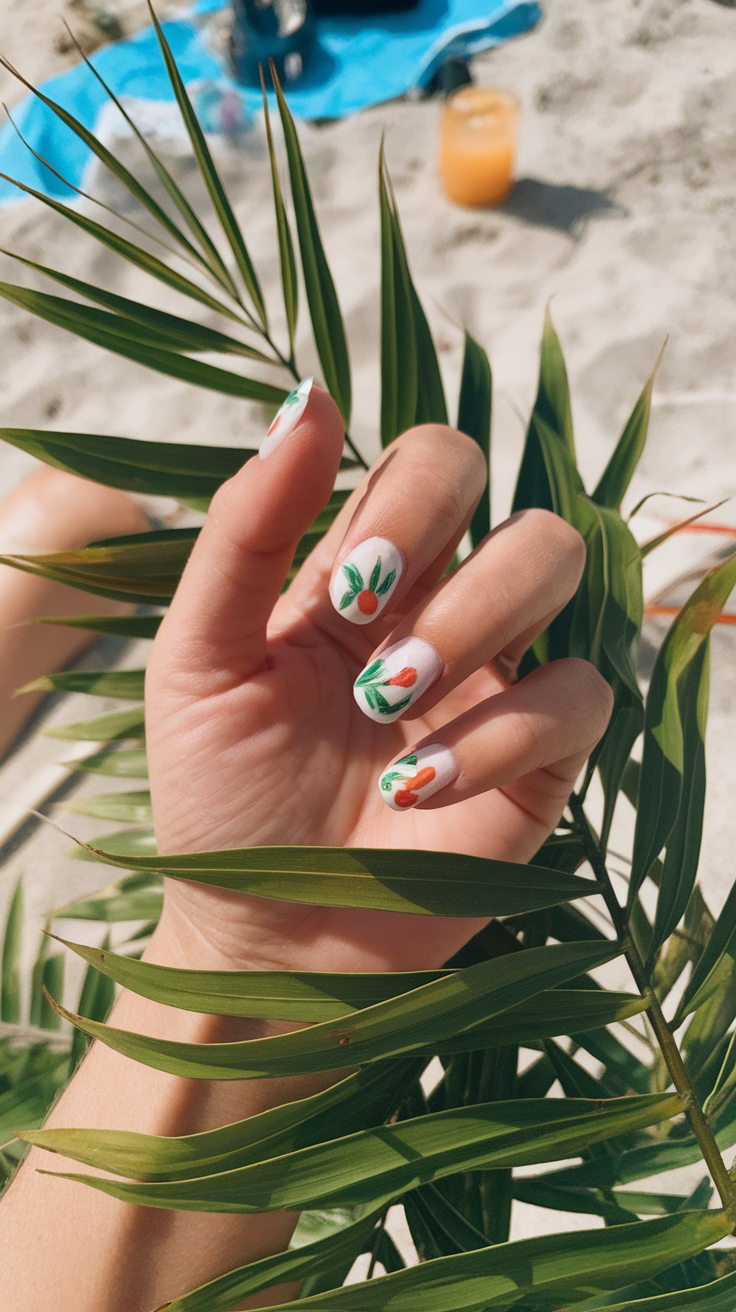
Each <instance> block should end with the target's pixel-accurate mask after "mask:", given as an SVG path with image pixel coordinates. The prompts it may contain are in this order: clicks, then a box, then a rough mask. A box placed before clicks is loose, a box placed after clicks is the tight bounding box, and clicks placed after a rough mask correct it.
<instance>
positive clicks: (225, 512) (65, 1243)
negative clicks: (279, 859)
mask: <svg viewBox="0 0 736 1312" xmlns="http://www.w3.org/2000/svg"><path fill="white" fill-rule="evenodd" d="M301 397H302V400H303V399H304V390H303V391H302V394H301ZM290 417H291V422H290ZM294 419H296V422H294ZM342 445H343V430H342V424H341V422H340V418H339V415H338V413H337V410H336V408H335V406H334V404H333V403H332V401H331V400H330V398H329V397H327V396H326V395H325V394H324V393H323V392H320V391H318V390H317V389H313V390H312V392H311V394H310V395H309V396H308V403H307V405H306V408H305V409H304V411H303V413H302V414H300V413H299V406H298V405H297V406H292V407H289V408H287V410H286V413H285V417H282V418H281V419H279V420H277V422H276V425H275V428H274V429H273V430H272V431H271V433H270V436H269V437H268V438H267V439H266V442H265V444H264V447H263V448H262V452H265V453H266V458H265V459H257V458H256V459H254V460H251V461H250V462H249V463H248V464H247V465H246V466H245V468H244V469H243V470H241V472H240V473H239V474H238V475H237V476H236V477H235V478H233V479H232V480H231V481H230V482H229V483H227V484H226V485H225V486H224V487H223V488H222V489H221V490H220V492H219V493H218V495H217V497H216V498H215V500H214V502H213V505H212V509H211V511H210V514H209V516H208V519H207V523H206V525H205V527H204V529H203V531H202V534H201V535H200V538H199V540H198V542H197V545H196V548H195V550H194V551H193V553H192V557H191V560H190V562H189V565H188V567H187V569H186V571H185V573H184V577H183V578H182V581H181V585H180V587H179V589H178V591H177V594H176V597H175V599H174V602H173V604H172V606H171V610H170V612H169V615H168V616H167V618H166V619H165V621H164V623H163V624H162V625H161V629H160V631H159V636H158V637H157V639H156V643H155V645H154V650H153V654H152V659H151V662H150V664H149V673H148V680H147V690H146V707H147V718H148V741H149V752H150V765H151V788H152V794H153V805H154V814H155V816H156V830H157V836H158V841H159V846H160V848H161V850H162V851H163V852H176V851H187V850H196V849H200V850H201V849H207V848H226V847H240V846H246V845H249V844H284V843H302V844H318V845H322V844H326V845H330V846H332V845H338V844H352V845H359V846H365V845H368V846H370V845H373V844H375V845H379V846H384V847H385V846H395V847H397V848H407V847H414V848H423V847H426V848H439V849H444V850H446V851H449V852H452V851H457V852H469V853H475V854H478V855H481V856H495V857H503V858H507V859H509V858H510V859H512V860H516V861H525V860H527V859H528V858H529V857H530V856H532V855H533V854H534V852H535V851H536V849H537V848H538V847H539V845H540V843H541V842H542V840H543V839H544V837H545V835H546V834H547V833H549V831H550V830H551V829H552V828H553V826H554V825H555V823H556V821H557V820H558V818H559V816H560V813H561V811H562V808H563V806H564V803H565V800H566V798H567V795H568V793H569V791H570V789H571V787H572V785H573V783H574V780H575V777H576V775H577V773H578V770H579V769H580V766H581V765H582V763H583V761H584V760H585V757H586V756H587V754H588V752H589V751H590V748H591V747H592V746H593V744H594V743H595V741H596V740H597V738H598V736H599V735H600V733H601V732H602V731H603V728H604V726H605V723H606V719H607V716H608V714H609V710H610V694H609V690H608V687H607V685H606V684H605V683H604V682H603V680H602V679H601V678H600V677H599V676H598V675H597V674H596V672H595V670H593V668H592V667H591V666H589V665H586V664H585V662H582V661H557V662H555V663H553V664H551V665H548V666H545V667H544V668H543V669H541V670H538V671H537V672H536V673H535V674H532V675H530V676H528V677H527V678H526V679H524V680H523V681H522V682H520V683H518V684H515V685H512V684H509V683H507V682H506V681H505V679H504V678H503V677H502V675H501V673H499V668H501V667H503V669H504V670H505V671H506V673H507V674H508V673H510V672H513V667H514V665H515V663H516V662H517V661H518V659H519V657H520V656H521V654H522V652H523V650H524V649H525V647H526V646H527V644H528V643H529V642H530V641H531V640H532V638H533V637H534V635H535V634H536V633H538V632H540V631H541V630H542V629H543V628H545V627H546V625H547V623H548V622H549V620H550V619H551V618H552V616H553V615H554V614H556V613H557V611H559V610H560V608H561V607H562V606H563V605H564V604H565V602H566V601H567V600H568V598H569V597H571V596H572V594H573V592H574V590H575V587H576V585H577V582H578V579H579V576H580V571H581V568H582V562H583V546H582V542H581V541H580V539H579V537H578V536H577V534H576V533H574V532H573V530H572V529H570V528H569V527H568V526H567V525H566V524H565V523H563V521H562V520H561V519H557V518H556V517H555V516H554V515H548V514H546V513H544V512H540V511H532V512H526V513H524V514H522V515H517V516H515V517H514V518H513V519H511V520H509V521H508V522H507V523H506V524H504V525H501V526H500V527H499V528H498V529H496V530H495V532H494V533H493V534H492V535H491V536H490V538H489V539H488V540H487V541H486V542H485V543H484V544H483V545H482V547H481V548H480V549H479V550H478V551H477V552H475V553H474V555H473V556H472V557H471V558H470V559H469V560H467V561H466V562H465V563H464V564H463V565H462V567H461V568H460V569H459V570H456V571H455V572H454V573H453V574H451V575H450V576H448V577H447V578H446V579H444V580H443V579H442V576H443V574H444V571H445V568H446V566H447V564H448V562H449V561H450V560H451V559H452V556H453V553H454V550H455V546H456V544H457V542H458V541H459V540H460V538H461V537H462V534H463V532H464V530H465V528H466V525H467V524H468V522H469V519H470V516H471V513H472V510H473V507H474V505H475V503H476V501H477V499H478V497H479V496H480V494H481V490H482V487H483V483H484V471H483V467H482V461H481V459H480V455H479V453H478V450H477V448H476V447H475V445H474V443H473V442H471V441H470V439H469V438H467V437H463V436H462V434H460V433H455V432H453V431H452V430H450V429H447V428H442V427H439V426H436V425H428V426H425V427H423V428H419V429H415V430H414V431H413V432H410V433H406V434H405V435H404V436H403V437H402V438H400V439H399V440H398V441H397V442H395V443H394V444H393V446H392V447H390V448H389V450H388V451H387V452H386V453H385V454H384V456H383V457H382V459H381V460H380V461H379V462H378V464H377V466H376V467H375V468H374V470H373V471H372V472H371V473H370V474H369V475H368V477H367V478H366V480H365V481H364V483H363V486H362V487H361V488H360V489H359V490H358V491H357V492H356V493H355V495H354V496H353V497H352V498H351V499H350V501H349V502H348V504H347V505H346V507H345V508H344V510H343V512H342V513H341V515H340V516H339V517H338V519H337V520H336V521H335V523H334V525H333V527H332V528H331V530H330V532H329V533H328V534H327V536H326V537H325V538H324V539H323V541H322V542H321V543H320V545H319V546H318V547H317V549H316V550H315V551H314V552H313V554H312V556H311V557H310V558H309V560H308V561H307V562H306V564H305V565H304V566H303V568H302V569H301V571H300V573H299V575H298V576H297V578H296V580H295V582H294V583H293V584H292V586H291V587H290V588H289V591H288V592H287V593H286V594H284V595H283V596H281V595H280V594H281V587H282V584H283V582H284V580H285V578H286V576H287V572H288V569H289V565H290V562H291V559H292V555H293V552H294V548H295V546H296V543H297V542H298V541H299V539H300V538H301V536H302V535H303V534H304V532H305V531H306V530H307V528H308V527H309V525H310V524H311V522H312V521H313V519H314V518H315V516H316V515H317V514H318V513H319V512H320V510H321V509H322V507H323V505H324V504H325V502H326V501H327V499H328V497H329V494H330V492H331V489H332V486H333V481H334V477H335V473H336V470H337V467H338V464H339V461H340V454H341V451H342ZM269 448H270V453H269ZM375 538H380V539H382V540H383V541H382V543H381V544H380V549H378V548H377V544H376V543H375V541H373V542H371V541H370V540H371V539H375ZM362 543H368V544H369V545H368V546H365V547H362V546H361V544H362ZM379 555H380V557H381V560H380V567H379V565H378V556H379ZM346 564H347V565H348V566H349V568H348V569H345V568H344V566H345V565H346ZM376 571H377V572H376ZM392 573H393V574H394V577H393V578H392V577H391V575H392ZM387 580H388V582H387ZM364 594H365V595H364ZM331 597H332V599H333V600H331ZM333 601H334V603H335V604H334V605H333ZM355 620H358V621H361V622H360V623H355V622H354V621H355ZM363 621H365V622H363ZM407 638H410V640H411V641H410V644H409V645H405V646H404V647H403V648H399V650H398V653H397V652H396V651H395V650H394V651H391V650H390V649H391V648H394V647H395V645H396V644H397V643H399V642H404V640H405V639H407ZM386 645H388V648H389V650H388V652H386ZM376 652H378V656H376ZM379 658H380V659H381V660H383V661H385V665H382V666H376V664H375V661H376V659H379ZM494 661H495V664H494ZM366 667H367V669H368V673H367V674H366V676H365V677H364V678H363V680H362V682H361V683H360V689H359V690H358V695H357V699H356V697H355V696H354V694H353V685H354V683H355V681H356V677H357V676H359V675H360V672H361V670H362V669H364V668H366ZM366 690H369V691H370V696H368V693H367V692H366ZM407 698H408V699H409V700H408V701H407V700H406V699H407ZM400 703H403V705H399V704H400ZM387 708H388V709H387ZM366 710H367V711H369V712H371V716H369V715H368V714H366ZM372 717H373V718H372ZM395 717H398V718H395ZM414 747H416V748H417V749H418V750H417V752H416V753H414V752H412V751H410V750H409V749H410V748H414ZM424 747H431V748H432V751H431V753H427V752H422V749H423V748H424ZM415 754H416V756H417V760H416V762H409V761H404V760H402V758H404V757H407V756H414V755H415ZM397 757H398V758H399V759H398V761H396V759H395V758H397ZM392 763H393V764H394V765H395V768H393V769H391V770H389V771H388V772H387V773H388V775H390V776H391V777H390V778H388V777H387V774H386V767H387V766H390V765H392ZM431 771H433V772H434V773H433V774H430V772H431ZM380 777H382V782H383V783H384V784H385V785H386V787H384V788H380V789H379V786H378V780H379V778H380ZM400 794H405V795H406V796H404V797H402V798H400V796H399V795H400ZM387 799H388V801H389V802H390V803H393V805H387ZM167 882H168V888H167V891H166V895H165V899H164V910H163V914H162V917H161V920H160V922H159V926H158V928H157V930H156V933H155V934H154V937H153V940H152V943H151V945H150V946H149V948H148V949H147V951H146V957H147V958H148V959H149V960H154V961H159V962H161V963H163V964H165V965H168V966H188V967H190V968H201V969H207V968H210V969H221V970H222V969H225V970H228V969H233V968H235V969H249V968H254V967H255V968H258V967H261V968H274V967H275V968H286V969H292V970H294V969H296V970H299V969H301V970H411V969H416V968H421V967H430V968H431V967H435V966H439V965H440V964H441V963H442V962H443V961H445V960H447V959H448V958H449V957H450V956H451V955H452V953H453V952H454V951H455V950H456V949H457V948H458V947H459V946H460V944H461V943H462V942H463V941H464V940H466V939H467V938H468V937H470V935H471V934H473V933H474V932H475V930H476V929H477V928H478V927H479V926H480V925H481V924H482V923H483V922H482V921H478V920H472V919H467V918H453V917H439V916H412V915H399V914H396V913H389V912H385V911H384V912H380V911H379V912H369V911H365V910H362V911H361V910H358V911H355V910H341V909H339V908H321V907H311V906H301V905H296V904H294V903H284V902H278V901H274V900H271V899H268V898H259V897H249V896H245V895H241V894H237V893H232V892H229V891H227V890H224V889H214V888H209V887H205V886H204V885H201V884H191V883H186V882H184V881H175V880H169V881H167ZM111 1023H112V1025H114V1026H117V1027H118V1028H121V1029H129V1030H134V1031H138V1032H142V1033H146V1034H151V1035H154V1036H160V1037H166V1038H169V1039H178V1040H180V1041H181V1042H186V1043H193V1042H194V1043H203V1042H204V1043H211V1042H213V1041H216V1042H231V1041H234V1040H242V1039H248V1038H257V1037H261V1036H263V1035H269V1034H276V1033H279V1032H281V1031H283V1029H285V1028H286V1029H290V1028H293V1023H287V1022H283V1021H267V1020H266V1021H264V1020H254V1019H248V1018H239V1017H216V1016H200V1015H198V1014H197V1013H193V1012H188V1011H182V1010H180V1009H177V1008H173V1007H168V1006H161V1005H159V1004H158V1003H154V1002H151V1001H150V1000H148V999H147V998H143V997H139V996H137V995H135V994H132V993H126V992H124V993H123V995H122V997H121V999H120V1001H119V1002H118V1004H117V1006H116V1008H115V1011H114V1014H113V1016H112V1018H111ZM344 1074H345V1071H344V1068H343V1069H342V1070H341V1071H338V1072H325V1071H321V1072H315V1073H312V1074H307V1075H300V1076H294V1077H280V1078H278V1079H271V1080H243V1081H208V1080H188V1079H182V1078H179V1077H177V1076H173V1075H168V1074H164V1073H162V1072H160V1071H157V1070H155V1069H152V1068H151V1067H148V1066H143V1065H139V1064H137V1063H134V1062H131V1061H129V1060H128V1059H127V1058H125V1057H122V1056H121V1055H120V1054H118V1053H117V1052H115V1051H113V1050H111V1049H110V1048H107V1047H105V1046H104V1045H103V1044H94V1045H93V1047H92V1050H91V1052H90V1053H89V1055H88V1056H87V1058H86V1059H85V1061H84V1063H83V1064H82V1066H81V1067H80V1069H79V1071H78V1072H77V1074H76V1075H75V1077H74V1079H73V1080H72V1082H71V1084H70V1085H69V1087H68V1089H67V1090H66V1091H65V1093H64V1094H63V1096H62V1098H61V1100H60V1101H59V1103H58V1104H57V1105H56V1107H55V1108H54V1111H53V1112H52V1114H51V1117H50V1120H49V1124H50V1125H52V1126H53V1125H82V1126H100V1127H105V1128H107V1129H115V1130H135V1131H137V1132H138V1133H144V1134H164V1135H172V1134H173V1135H182V1134H194V1133H198V1132H201V1131H203V1130H207V1129H211V1128H212V1127H214V1126H218V1125H225V1124H228V1123H231V1122H233V1121H238V1120H242V1119H244V1118H245V1117H248V1116H253V1115H254V1114H256V1113H258V1112H260V1111H263V1110H265V1109H266V1108H267V1107H272V1106H275V1105H277V1104H278V1103H282V1102H291V1101H294V1100H295V1099H298V1098H303V1097H306V1096H307V1095H309V1094H313V1093H316V1092H318V1090H319V1089H321V1088H324V1087H325V1085H326V1084H329V1083H331V1082H332V1081H333V1080H334V1079H339V1078H340V1077H341V1075H344ZM36 1164H38V1165H43V1166H47V1167H50V1169H51V1170H56V1171H58V1170H65V1169H66V1170H74V1169H75V1164H74V1163H71V1162H69V1163H65V1162H64V1160H63V1159H59V1158H58V1157H56V1158H53V1159H52V1160H51V1161H48V1160H47V1159H45V1155H44V1153H43V1152H42V1150H40V1149H34V1150H33V1151H32V1152H31V1154H30V1156H29V1159H28V1161H27V1163H26V1164H25V1166H24V1167H23V1169H22V1170H21V1172H20V1173H19V1177H18V1179H17V1181H16V1182H15V1183H14V1185H13V1187H12V1189H11V1190H10V1193H9V1195H8V1198H7V1200H6V1201H5V1202H4V1205H3V1226H4V1230H3V1234H4V1235H5V1236H6V1240H7V1244H6V1246H7V1245H10V1247H12V1250H13V1252H14V1254H17V1255H18V1256H17V1257H16V1259H15V1260H14V1262H13V1263H12V1270H11V1271H10V1273H9V1275H8V1277H7V1278H6V1280H5V1283H4V1286H3V1295H4V1298H5V1303H4V1304H3V1306H5V1304H6V1303H7V1305H8V1307H9V1309H11V1310H12V1312H21V1309H23V1310H25V1309H26V1308H28V1307H31V1306H32V1307H34V1308H35V1307H42V1306H44V1307H45V1306H46V1305H47V1304H48V1303H49V1301H50V1300H53V1303H54V1307H55V1308H58V1309H59V1312H72V1309H74V1312H86V1309H89V1312H92V1309H98V1308H101V1307H104V1308H105V1309H108V1312H149V1309H150V1308H152V1307H158V1306H160V1305H161V1304H162V1303H164V1304H165V1303H167V1302H168V1301H169V1300H170V1299H172V1298H175V1297H176V1296H177V1295H178V1294H180V1293H183V1292H184V1291H185V1290H187V1289H191V1288H193V1287H195V1286H199V1285H200V1284H202V1283H203V1282H204V1281H206V1280H209V1279H211V1278H213V1277H214V1276H215V1275H217V1274H218V1273H220V1272H222V1271H223V1270H227V1269H228V1268H229V1267H234V1266H239V1265H242V1264H244V1263H246V1262H250V1261H254V1260H255V1259H257V1258H259V1257H262V1256H264V1255H265V1254H267V1253H272V1252H275V1251H276V1250H277V1249H280V1248H283V1247H285V1246H286V1245H287V1244H288V1242H289V1237H290V1235H291V1232H292V1229H293V1227H294V1224H295V1222H296V1215H295V1214H294V1213H288V1212H276V1213H268V1214H265V1215H261V1216H249V1215H246V1216H238V1215H233V1216H220V1215H218V1214H216V1213H190V1212H157V1211H156V1210H155V1209H150V1208H136V1207H131V1206H129V1205H128V1204H125V1203H120V1202H118V1201H116V1200H115V1199H112V1198H107V1197H105V1196H104V1195H103V1194H100V1193H97V1192H94V1191H92V1190H85V1189H81V1188H80V1186H79V1185H78V1184H74V1183H72V1182H69V1181H64V1180H58V1179H54V1178H52V1177H51V1176H49V1175H42V1174H39V1173H38V1172H36V1170H35V1169H34V1167H35V1165H36ZM79 1234H92V1235H94V1243H93V1244H87V1245H86V1246H82V1249H81V1250H80V1246H79V1244H78V1242H77V1237H78V1235H79ZM41 1258H42V1259H43V1260H41ZM296 1293H297V1290H296V1287H293V1286H291V1287H290V1286H280V1287H278V1288H276V1289H270V1290H266V1291H264V1292H263V1293H261V1294H258V1295H255V1296H254V1297H253V1298H252V1299H251V1300H249V1301H248V1302H247V1303H246V1304H245V1305H241V1306H248V1307H263V1306H267V1305H270V1304H273V1303H282V1302H284V1301H285V1300H287V1299H289V1298H293V1297H296Z"/></svg>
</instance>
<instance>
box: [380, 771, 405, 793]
mask: <svg viewBox="0 0 736 1312" xmlns="http://www.w3.org/2000/svg"><path fill="white" fill-rule="evenodd" d="M403 777H404V776H403V775H402V773H401V771H400V770H390V771H389V773H388V774H382V775H381V788H382V789H383V791H384V793H390V792H391V784H392V783H393V781H394V779H403Z"/></svg>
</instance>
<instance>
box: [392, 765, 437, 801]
mask: <svg viewBox="0 0 736 1312" xmlns="http://www.w3.org/2000/svg"><path fill="white" fill-rule="evenodd" d="M436 773H437V772H436V770H435V768H434V766H433V765H425V767H424V769H423V770H420V771H419V773H418V774H415V775H414V777H413V778H412V779H405V780H404V783H403V786H402V788H401V789H400V791H399V792H398V793H395V794H394V801H395V803H396V805H397V806H402V807H409V806H414V803H415V802H418V801H419V794H418V792H416V793H414V792H412V789H413V788H416V789H419V788H426V786H427V784H431V782H432V780H433V779H434V777H435V774H436Z"/></svg>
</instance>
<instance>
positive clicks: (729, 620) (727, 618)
mask: <svg viewBox="0 0 736 1312" xmlns="http://www.w3.org/2000/svg"><path fill="white" fill-rule="evenodd" d="M644 614H645V615H662V616H666V617H669V616H671V615H679V614H680V607H679V606H645V607H644ZM716 623H717V624H736V615H728V614H726V615H721V617H720V619H719V620H716Z"/></svg>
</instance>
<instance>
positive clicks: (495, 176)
mask: <svg viewBox="0 0 736 1312" xmlns="http://www.w3.org/2000/svg"><path fill="white" fill-rule="evenodd" d="M518 119H519V102H518V100H517V99H516V97H515V96H513V95H511V93H510V92H508V91H498V90H496V89H495V88H493V87H463V88H462V89H461V90H460V91H457V92H456V93H455V95H454V96H453V97H452V98H451V99H450V100H449V101H448V102H447V104H446V106H445V109H444V112H443V115H442V128H441V136H440V175H441V177H442V182H443V184H444V188H445V191H446V192H447V195H448V196H449V198H450V200H454V201H455V202H456V203H457V204H458V205H471V206H472V205H498V204H500V202H501V201H502V200H505V199H506V197H507V196H508V194H509V192H510V191H511V188H512V186H513V173H514V158H515V155H516V136H517V124H518Z"/></svg>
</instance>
